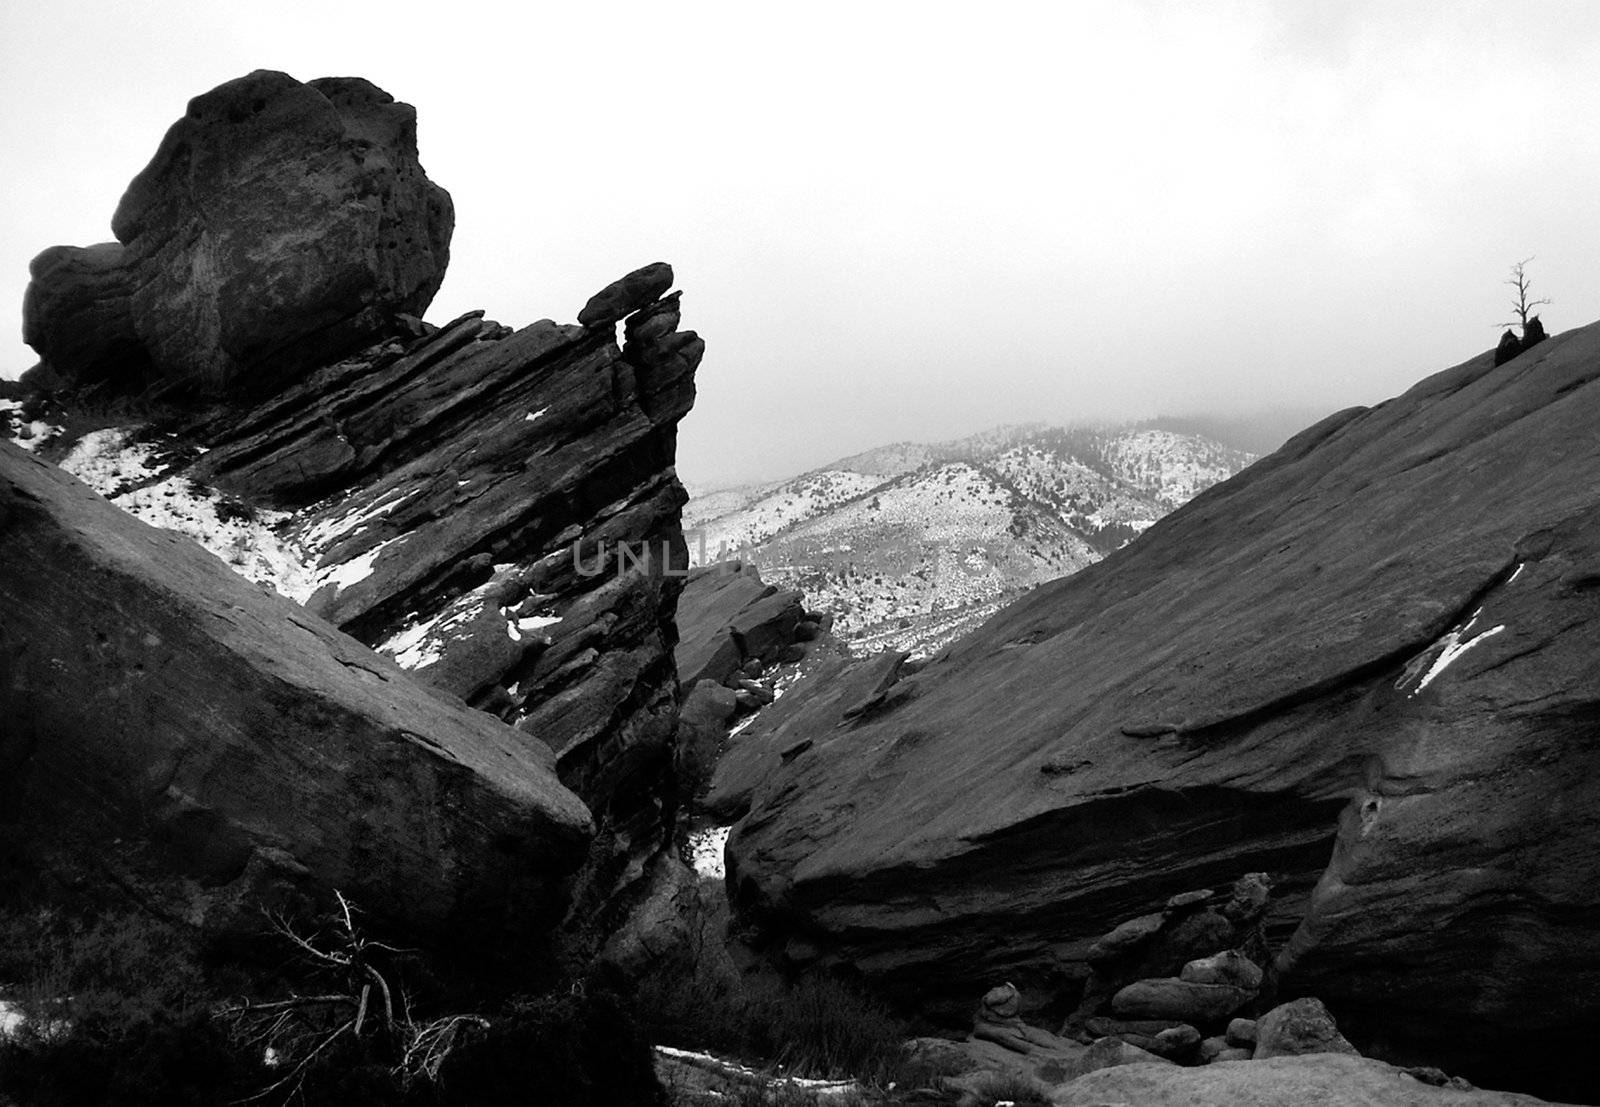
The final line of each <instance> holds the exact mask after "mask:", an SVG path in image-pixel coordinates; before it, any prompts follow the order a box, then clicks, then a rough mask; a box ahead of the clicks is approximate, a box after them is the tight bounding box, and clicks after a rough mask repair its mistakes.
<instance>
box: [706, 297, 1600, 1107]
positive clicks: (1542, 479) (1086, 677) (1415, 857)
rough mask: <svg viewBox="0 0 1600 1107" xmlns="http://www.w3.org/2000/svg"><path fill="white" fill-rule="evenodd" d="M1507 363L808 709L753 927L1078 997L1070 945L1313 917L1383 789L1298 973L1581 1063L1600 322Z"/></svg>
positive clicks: (751, 909)
mask: <svg viewBox="0 0 1600 1107" xmlns="http://www.w3.org/2000/svg"><path fill="white" fill-rule="evenodd" d="M1492 362H1493V355H1492V353H1485V354H1484V355H1482V356H1479V357H1476V358H1473V359H1472V360H1470V361H1468V362H1466V363H1464V364H1462V365H1460V366H1457V367H1456V368H1453V369H1450V370H1447V371H1445V372H1443V373H1440V374H1437V375H1435V376H1433V377H1430V378H1428V379H1427V380H1424V381H1423V382H1421V383H1420V384H1418V385H1417V386H1416V387H1414V388H1413V389H1411V390H1410V391H1409V392H1407V393H1406V394H1405V395H1403V396H1400V397H1398V398H1396V399H1394V400H1391V401H1389V402H1387V403H1384V404H1381V405H1379V406H1378V407H1375V408H1372V409H1370V410H1365V409H1353V410H1350V411H1346V412H1342V413H1340V414H1338V415H1336V416H1333V417H1330V418H1329V419H1327V420H1325V421H1323V422H1322V423H1320V424H1318V425H1317V426H1315V427H1313V428H1311V429H1309V430H1307V431H1305V432H1303V433H1302V434H1300V435H1299V436H1297V437H1296V438H1295V439H1293V440H1291V441H1290V442H1289V443H1288V444H1286V445H1285V447H1284V448H1283V449H1282V450H1280V451H1279V452H1278V453H1277V454H1275V455H1273V456H1271V457H1269V458H1266V459H1264V460H1263V461H1261V462H1258V463H1257V464H1256V465H1254V466H1252V467H1251V468H1250V469H1248V470H1246V471H1245V472H1244V473H1242V474H1241V475H1239V476H1238V477H1235V478H1234V479H1233V480H1230V481H1228V482H1226V483H1225V484H1222V485H1220V486H1218V487H1216V488H1213V489H1211V490H1210V491H1208V492H1205V493H1203V494H1201V495H1200V496H1199V497H1197V498H1196V499H1195V500H1194V501H1192V502H1191V503H1189V504H1188V505H1186V506H1185V507H1183V508H1181V509H1179V510H1178V511H1177V512H1175V513H1174V514H1172V515H1171V516H1168V517H1167V518H1166V519H1164V520H1162V521H1161V522H1159V523H1157V524H1156V525H1155V526H1153V527H1152V528H1150V530H1149V531H1148V532H1146V534H1145V535H1144V536H1143V537H1142V538H1140V539H1139V540H1137V541H1135V542H1134V543H1132V544H1131V545H1130V546H1128V547H1126V548H1125V549H1123V550H1121V551H1119V552H1117V553H1116V554H1114V555H1112V556H1111V557H1109V558H1107V559H1106V560H1105V561H1104V562H1101V563H1099V564H1097V565H1093V566H1091V567H1089V568H1087V569H1085V570H1083V571H1082V572H1080V573H1078V574H1076V575H1074V576H1072V577H1069V578H1067V579H1064V580H1061V581H1058V582H1055V583H1053V584H1048V585H1045V586H1043V587H1041V588H1039V589H1037V590H1036V591H1035V592H1033V593H1032V594H1030V595H1029V596H1027V597H1026V598H1024V599H1023V600H1021V601H1020V602H1018V603H1017V604H1015V605H1013V606H1012V607H1010V608H1008V609H1006V610H1004V611H1002V612H1001V613H1000V614H999V615H997V616H995V617H994V618H993V619H991V620H990V621H989V622H988V623H986V624H985V625H984V626H983V627H982V628H980V629H979V630H978V631H976V632H975V633H973V634H972V635H970V636H968V637H967V638H965V639H963V640H961V641H960V642H958V643H957V644H955V645H954V646H952V647H951V648H950V649H948V650H947V651H946V652H945V653H943V654H942V655H940V656H939V657H937V658H935V659H934V660H933V661H932V662H931V663H930V664H929V665H928V666H927V668H926V669H924V670H922V671H921V672H918V673H915V674H913V675H911V676H909V677H906V678H905V679H903V680H902V681H900V682H898V683H897V684H896V685H895V688H894V692H893V696H894V702H893V703H887V702H886V703H884V704H883V705H882V706H880V708H879V709H878V710H877V711H876V712H874V713H868V714H863V715H859V716H857V717H855V718H854V719H850V718H847V717H846V715H845V712H844V711H843V706H842V705H840V708H839V709H838V710H836V711H834V712H833V713H832V715H831V717H829V718H827V719H824V720H815V721H812V722H810V723H809V724H808V725H807V727H806V728H805V731H804V733H799V732H796V733H792V734H789V735H787V736H786V737H787V738H788V740H789V742H790V748H794V749H796V752H795V753H794V755H793V756H792V757H790V758H789V759H788V760H786V761H783V762H782V763H781V764H780V765H779V766H778V767H777V768H776V770H775V772H774V773H773V775H772V778H771V779H770V780H769V781H768V782H767V783H766V784H764V785H763V786H762V787H761V788H760V789H759V790H758V791H757V792H756V793H755V798H754V801H753V803H752V806H751V810H750V813H749V815H748V816H747V817H746V819H745V820H744V821H743V822H742V823H741V824H740V825H739V826H738V827H737V828H736V829H735V831H734V833H733V835H732V838H731V839H730V843H729V847H728V856H729V861H730V879H731V880H732V881H733V883H734V886H735V889H736V893H737V901H738V903H739V905H740V907H741V909H742V910H743V911H744V913H745V916H746V918H747V919H749V920H751V921H753V922H755V923H756V924H758V925H759V926H762V927H764V928H765V929H766V931H767V933H768V935H769V937H772V938H776V937H779V936H782V935H787V934H791V933H797V932H798V933H803V934H804V935H805V936H806V939H807V940H808V941H809V942H811V943H813V944H814V945H815V946H816V947H817V948H818V949H819V950H820V951H821V955H822V958H823V960H824V961H832V962H834V963H843V964H849V965H851V966H854V967H855V968H856V969H858V970H860V971H861V972H863V973H865V974H866V975H867V976H868V977H869V978H871V979H873V980H874V981H875V982H876V983H877V984H878V985H879V986H881V987H884V988H886V989H887V990H889V991H890V992H892V993H896V994H898V995H899V996H901V997H902V998H903V999H906V1000H908V1001H916V1002H920V1003H922V1004H923V1005H924V1007H925V1008H927V1007H929V1006H930V1005H931V1003H930V997H928V996H927V994H926V989H927V987H928V985H929V984H930V982H932V983H934V984H935V986H936V987H939V988H941V989H943V988H950V989H952V990H955V989H960V990H965V991H966V992H967V993H969V994H970V993H971V992H972V991H973V990H975V989H979V988H981V985H982V982H983V981H986V980H993V979H995V978H1001V979H1012V980H1015V981H1016V982H1017V983H1018V985H1019V986H1023V987H1025V988H1028V989H1039V990H1048V989H1050V988H1052V987H1054V988H1055V989H1056V990H1057V992H1058V993H1060V994H1065V992H1067V991H1069V990H1070V989H1071V988H1074V987H1076V986H1077V984H1078V981H1080V980H1081V979H1082V974H1081V972H1077V971H1075V970H1074V969H1073V968H1072V964H1071V962H1074V961H1079V962H1080V963H1081V960H1080V959H1081V958H1082V956H1083V954H1082V953H1081V952H1079V947H1078V946H1077V945H1076V943H1079V942H1081V941H1083V940H1084V939H1086V938H1088V937H1090V936H1092V935H1094V934H1098V933H1103V932H1105V931H1106V930H1107V929H1109V927H1110V926H1111V925H1112V924H1114V923H1116V922H1118V921H1120V920H1122V919H1126V918H1129V917H1132V916H1136V915H1139V914H1143V913H1148V912H1151V911H1153V910H1156V909H1157V908H1159V906H1160V905H1161V903H1162V902H1163V900H1164V899H1165V898H1166V897H1167V896H1168V895H1170V894H1171V893H1172V892H1175V891H1180V890H1182V889H1186V888H1193V887H1197V886H1202V885H1207V884H1212V883H1215V882H1217V881H1219V880H1228V879H1232V877H1233V876H1234V875H1236V874H1237V873H1239V872H1242V871H1247V870H1263V871H1269V872H1273V873H1275V874H1283V876H1284V878H1285V879H1284V880H1283V881H1282V882H1281V884H1280V887H1281V888H1283V889H1285V890H1286V891H1287V892H1289V893H1290V894H1288V895H1285V896H1284V897H1283V898H1282V899H1281V900H1280V901H1276V913H1275V914H1274V915H1273V916H1272V917H1270V918H1269V919H1268V929H1269V930H1270V931H1271V932H1272V933H1273V934H1275V935H1276V936H1277V937H1278V938H1280V939H1281V938H1282V937H1284V936H1286V934H1287V933H1288V931H1289V929H1290V928H1291V927H1292V925H1293V923H1294V921H1295V920H1296V919H1297V917H1298V915H1299V914H1300V911H1301V910H1302V909H1303V905H1304V899H1303V896H1304V894H1305V891H1306V889H1308V888H1309V886H1310V885H1311V884H1312V883H1313V882H1314V881H1315V880H1316V878H1317V877H1318V875H1319V874H1321V872H1322V870H1323V869H1324V868H1325V867H1326V866H1327V862H1328V855H1329V853H1330V851H1331V849H1332V847H1333V834H1334V831H1335V828H1336V824H1337V820H1338V814H1339V812H1340V811H1341V810H1343V809H1345V808H1346V806H1347V804H1350V801H1351V797H1352V796H1355V797H1356V798H1355V801H1354V803H1353V805H1351V806H1350V807H1349V810H1348V812H1347V814H1346V815H1345V816H1344V824H1343V825H1344V830H1343V836H1342V841H1341V845H1340V853H1339V856H1338V857H1337V858H1336V860H1335V863H1334V866H1333V868H1332V869H1331V870H1330V873H1329V876H1328V878H1327V880H1325V881H1324V883H1323V885H1322V886H1321V887H1320V888H1319V889H1318V891H1317V895H1316V901H1315V905H1314V906H1313V908H1312V914H1311V917H1310V919H1309V920H1308V922H1307V925H1306V928H1305V930H1304V931H1303V932H1302V934H1301V936H1300V937H1299V938H1297V939H1296V944H1295V948H1294V951H1293V955H1292V957H1291V958H1290V961H1289V964H1288V965H1287V968H1288V970H1289V977H1287V978H1286V979H1285V986H1286V987H1288V986H1289V985H1290V984H1291V983H1294V982H1295V980H1298V981H1299V982H1300V986H1305V987H1308V988H1309V990H1312V991H1314V992H1316V993H1318V994H1321V995H1323V996H1324V998H1326V999H1328V1000H1329V1002H1330V1004H1331V1005H1332V1006H1333V1007H1334V1009H1335V1011H1336V1012H1339V1011H1340V1004H1341V1002H1342V1001H1344V1000H1348V999H1350V998H1352V997H1354V996H1356V995H1358V994H1360V993H1361V992H1362V991H1363V990H1364V989H1371V990H1372V994H1376V995H1382V996H1383V997H1384V998H1383V1001H1382V1004H1380V1005H1378V1006H1379V1007H1381V1010H1380V1009H1374V1010H1373V1011H1372V1012H1371V1019H1372V1020H1373V1021H1371V1022H1369V1023H1368V1024H1367V1032H1368V1033H1369V1034H1373V1035H1378V1034H1382V1035H1385V1036H1388V1035H1398V1034H1402V1033H1404V1034H1410V1035H1415V1036H1417V1037H1419V1038H1421V1039H1424V1040H1426V1041H1428V1042H1431V1043H1434V1044H1442V1045H1448V1043H1449V1042H1450V1041H1451V1039H1452V1037H1455V1038H1456V1040H1457V1041H1460V1042H1462V1043H1465V1042H1467V1041H1469V1040H1473V1039H1474V1038H1475V1037H1476V1036H1477V1035H1478V1034H1479V1033H1481V1032H1482V1031H1483V1029H1484V1028H1486V1027H1493V1028H1494V1030H1495V1033H1496V1035H1497V1041H1498V1042H1499V1043H1500V1044H1499V1051H1500V1053H1501V1054H1502V1055H1504V1056H1506V1057H1508V1058H1510V1059H1511V1060H1512V1062H1513V1064H1515V1065H1516V1066H1518V1069H1519V1072H1520V1073H1521V1076H1522V1077H1524V1078H1530V1079H1531V1078H1532V1077H1533V1076H1535V1075H1537V1074H1539V1073H1548V1072H1549V1071H1551V1067H1552V1066H1563V1065H1565V1066H1568V1067H1569V1070H1570V1066H1571V1064H1572V1060H1573V1058H1574V1056H1575V1055H1574V1054H1573V1052H1572V1045H1571V1043H1572V1041H1575V1040H1578V1039H1583V1038H1584V1036H1586V1035H1587V1036H1588V1037H1589V1038H1592V1036H1593V1033H1594V1030H1593V1027H1594V1019H1595V1017H1596V1014H1597V1012H1600V1007H1597V1004H1596V1001H1595V998H1594V997H1595V996H1596V995H1600V990H1597V988H1596V987H1595V984H1594V983H1593V980H1592V973H1593V971H1594V962H1593V959H1592V956H1590V955H1589V952H1588V951H1592V949H1593V947H1594V944H1595V942H1596V941H1597V940H1600V934H1597V933H1596V928H1597V923H1596V920H1597V919H1600V849H1597V848H1596V842H1597V841H1600V838H1597V827H1596V823H1595V821H1594V820H1595V817H1596V816H1595V812H1596V811H1600V794H1597V793H1600V755H1597V753H1596V749H1597V747H1595V746H1594V744H1593V743H1592V742H1589V741H1586V740H1585V739H1584V738H1583V737H1582V736H1583V735H1585V734H1588V733H1590V732H1592V730H1593V723H1594V719H1595V718H1596V710H1597V708H1596V698H1595V689H1596V686H1595V684H1594V682H1593V681H1592V679H1591V678H1590V674H1592V670H1593V661H1594V658H1595V656H1596V653H1597V643H1596V641H1595V639H1594V634H1595V629H1594V628H1595V627H1597V626H1600V619H1597V618H1596V614H1597V611H1596V610H1595V609H1594V604H1596V603H1600V600H1597V599H1596V597H1597V596H1600V590H1596V589H1594V588H1592V587H1591V584H1592V583H1593V582H1594V581H1595V580H1600V570H1596V569H1595V567H1594V565H1595V562H1594V556H1595V555H1594V554H1593V553H1592V552H1591V551H1592V550H1593V549H1594V548H1595V547H1594V541H1595V535H1596V530H1595V526H1596V522H1597V520H1596V515H1595V509H1594V495H1593V489H1594V488H1595V487H1596V486H1597V484H1600V437H1597V436H1596V435H1595V434H1594V430H1593V428H1594V427H1595V425H1596V424H1597V423H1600V383H1597V382H1600V326H1589V327H1585V328H1582V329H1579V330H1576V331H1571V332H1568V333H1565V334H1562V335H1558V336H1555V337H1552V338H1549V339H1547V340H1546V341H1544V342H1542V343H1540V344H1539V345H1538V346H1536V347H1534V348H1533V349H1532V350H1530V351H1528V352H1526V353H1524V354H1522V355H1520V356H1518V357H1517V358H1515V359H1513V360H1511V361H1509V362H1507V363H1505V364H1504V365H1501V366H1499V367H1495V366H1494V365H1493V364H1492ZM806 740H809V741H810V745H809V746H805V747H804V748H803V749H802V748H800V744H801V743H802V742H804V741H806ZM1363 827H1365V829H1364V830H1363ZM1297 888H1298V889H1299V891H1300V896H1299V897H1297V896H1296V895H1295V894H1294V892H1295V890H1296V889H1297ZM1424 951H1426V952H1424ZM1401 966H1406V967H1405V968H1402V967H1401ZM1263 967H1264V966H1263ZM1334 982H1337V983H1334ZM1325 986H1326V987H1327V988H1328V990H1326V991H1325V990H1324V988H1325ZM1068 1002H1070V1000H1068ZM1424 1010H1426V1012H1427V1014H1426V1017H1425V1018H1424V1016H1423V1015H1422V1014H1421V1013H1420V1012H1422V1011H1424ZM1385 1011H1387V1012H1389V1013H1388V1014H1385V1013H1384V1012H1385ZM1546 1012H1552V1013H1553V1014H1552V1017H1550V1018H1549V1019H1547V1018H1546V1017H1545V1013H1546ZM1345 1025H1346V1028H1347V1032H1349V1033H1350V1035H1351V1037H1352V1040H1355V1041H1356V1043H1357V1045H1358V1046H1359V1045H1362V1044H1363V1043H1362V1039H1361V1037H1359V1028H1357V1027H1356V1026H1355V1024H1353V1023H1350V1024H1345ZM1569 1034H1570V1035H1572V1037H1571V1038H1569V1037H1568V1035H1569ZM1557 1039H1559V1041H1558V1040H1557ZM1462 1052H1463V1053H1474V1054H1475V1053H1476V1051H1474V1050H1463V1051H1462ZM1563 1058H1565V1060H1564V1059H1563ZM1453 1061H1454V1059H1453V1058H1441V1059H1440V1061H1439V1063H1441V1064H1446V1065H1447V1067H1448V1066H1449V1064H1451V1063H1453ZM1463 1061H1464V1062H1465V1063H1463V1064H1461V1065H1460V1066H1459V1067H1460V1069H1461V1070H1462V1071H1464V1072H1465V1073H1466V1075H1468V1076H1469V1077H1471V1076H1472V1067H1471V1066H1472V1064H1474V1063H1476V1062H1479V1061H1481V1057H1479V1056H1476V1055H1474V1056H1471V1057H1464V1058H1463ZM1524 1086H1528V1085H1524Z"/></svg>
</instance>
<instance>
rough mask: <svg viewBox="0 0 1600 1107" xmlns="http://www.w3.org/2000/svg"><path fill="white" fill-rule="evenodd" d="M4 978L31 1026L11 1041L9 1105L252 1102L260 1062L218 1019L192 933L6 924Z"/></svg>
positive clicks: (56, 920)
mask: <svg viewBox="0 0 1600 1107" xmlns="http://www.w3.org/2000/svg"><path fill="white" fill-rule="evenodd" d="M0 948H3V949H4V951H5V956H4V959H3V962H0V979H8V980H10V981H13V982H14V986H15V989H16V999H17V1000H18V1004H19V1006H20V1007H21V1010H22V1014H23V1016H24V1018H25V1019H26V1021H25V1022H24V1023H23V1025H22V1027H21V1029H20V1030H19V1031H18V1032H17V1034H16V1035H15V1036H14V1037H12V1038H8V1039H3V1040H0V1097H10V1098H11V1099H14V1100H15V1101H17V1102H18V1103H25V1104H28V1105H30V1107H34V1105H38V1107H58V1105H59V1107H77V1105H80V1104H102V1103H115V1104H121V1105H126V1107H142V1105H144V1104H151V1105H155V1104H162V1105H177V1107H184V1105H191V1104H192V1105H195V1107H211V1105H214V1104H217V1103H224V1102H227V1101H229V1100H232V1099H236V1098H239V1097H240V1096H242V1095H246V1094H248V1090H249V1089H250V1088H251V1087H252V1085H253V1082H254V1081H255V1080H256V1079H257V1078H258V1077H259V1074H260V1070H261V1065H260V1063H259V1058H254V1057H251V1056H249V1055H248V1054H247V1053H245V1052H243V1051H241V1050H240V1049H239V1048H238V1047H237V1046H236V1045H235V1044H234V1043H233V1042H232V1041H231V1040H230V1038H229V1037H228V1035H227V1034H225V1033H224V1032H223V1031H222V1030H221V1029H220V1028H219V1027H218V1026H216V1025H215V1024H214V1023H213V1022H212V1021H211V1019H210V1016H209V1012H208V1009H207V1008H208V1000H207V995H206V985H205V977H204V973H203V972H202V970H201V968H200V966H199V963H198V961H197V959H196V957H195V954H194V950H193V947H192V943H191V940H190V938H189V936H188V934H187V933H185V932H184V931H182V930H179V929H178V928H175V927H171V926H168V925H166V924H165V923H162V922H161V921H159V920H157V919H155V918H153V917H151V916H149V915H147V914H144V913H142V912H137V911H128V910H105V911H101V912H99V913H98V914H95V915H93V916H90V917H86V918H71V917H67V916H65V915H62V914H60V913H59V912H53V911H38V912H32V913H17V914H13V915H10V916H8V917H6V918H5V919H4V920H0Z"/></svg>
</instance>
